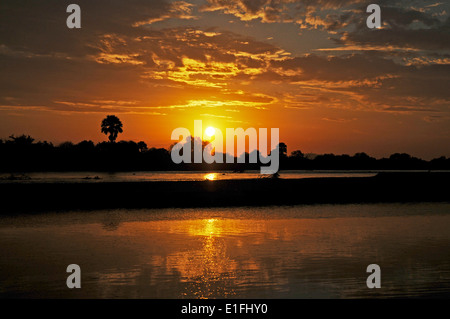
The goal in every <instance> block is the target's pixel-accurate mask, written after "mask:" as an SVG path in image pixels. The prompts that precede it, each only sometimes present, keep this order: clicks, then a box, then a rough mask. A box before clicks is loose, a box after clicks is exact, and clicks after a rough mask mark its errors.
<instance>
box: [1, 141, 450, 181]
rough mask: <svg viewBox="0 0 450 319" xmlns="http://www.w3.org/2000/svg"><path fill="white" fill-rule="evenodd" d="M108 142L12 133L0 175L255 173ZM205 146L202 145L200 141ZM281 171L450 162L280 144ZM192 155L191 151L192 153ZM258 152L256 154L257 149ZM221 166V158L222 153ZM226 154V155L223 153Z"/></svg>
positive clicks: (434, 166) (444, 165)
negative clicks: (316, 151) (310, 150)
mask: <svg viewBox="0 0 450 319" xmlns="http://www.w3.org/2000/svg"><path fill="white" fill-rule="evenodd" d="M109 140H110V142H100V143H97V144H95V143H94V142H93V141H86V140H85V141H82V142H80V143H77V144H74V143H72V142H64V143H61V144H59V145H56V146H55V145H53V144H52V143H49V142H47V141H35V139H34V138H32V137H31V136H28V135H21V136H14V135H11V136H10V137H9V139H7V140H1V139H0V154H1V156H0V170H1V171H3V172H26V171H86V170H91V171H140V170H150V171H151V170H235V171H242V170H250V169H256V170H259V168H260V166H261V165H263V164H261V163H259V160H258V163H256V164H248V162H249V161H248V159H249V157H250V154H248V153H246V154H245V155H244V156H245V159H246V161H245V162H246V164H241V163H237V159H236V158H235V159H234V164H227V163H224V164H218V163H214V164H206V163H203V164H187V163H182V164H174V163H173V162H172V159H171V157H170V147H169V149H164V148H154V147H151V148H149V147H148V146H147V144H146V143H145V142H143V141H140V142H134V141H119V142H114V139H111V138H109ZM202 144H203V146H205V142H203V143H202ZM279 149H280V169H284V170H287V169H301V170H313V169H314V170H318V169H325V170H448V169H450V158H446V157H444V156H442V157H440V158H436V159H433V160H431V161H425V160H423V159H419V158H416V157H413V156H411V155H409V154H404V153H401V154H400V153H396V154H392V155H391V156H390V157H388V158H381V159H376V158H373V157H371V156H369V155H367V154H366V153H356V154H354V155H353V156H350V155H346V154H344V155H335V154H321V155H311V154H308V155H305V154H303V152H301V151H300V150H295V151H293V152H291V153H290V155H289V156H288V155H287V146H286V144H284V143H280V145H279ZM192 151H193V150H192ZM256 152H257V151H256ZM222 156H223V158H224V162H225V155H222ZM227 156H229V155H227Z"/></svg>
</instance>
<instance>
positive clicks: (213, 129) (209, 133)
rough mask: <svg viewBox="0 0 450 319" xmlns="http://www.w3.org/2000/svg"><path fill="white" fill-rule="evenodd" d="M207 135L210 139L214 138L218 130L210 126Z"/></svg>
mask: <svg viewBox="0 0 450 319" xmlns="http://www.w3.org/2000/svg"><path fill="white" fill-rule="evenodd" d="M205 134H206V136H208V137H211V136H214V134H216V130H215V128H214V127H212V126H209V127H207V128H206V130H205Z"/></svg>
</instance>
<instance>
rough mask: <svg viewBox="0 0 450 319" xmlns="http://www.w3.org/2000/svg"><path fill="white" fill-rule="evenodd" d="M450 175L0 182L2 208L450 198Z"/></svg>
mask: <svg viewBox="0 0 450 319" xmlns="http://www.w3.org/2000/svg"><path fill="white" fill-rule="evenodd" d="M449 182H450V173H434V172H432V173H425V172H422V173H379V174H377V175H376V176H374V177H343V178H340V177H338V178H305V179H268V178H267V179H266V178H264V179H253V180H218V181H176V182H171V181H162V182H160V181H157V182H119V183H117V182H116V183H109V182H104V183H31V184H26V183H24V184H18V183H2V184H0V194H1V197H2V199H1V204H2V207H3V209H2V211H3V213H5V214H8V213H14V212H38V211H47V210H66V209H83V210H84V209H114V208H164V207H181V208H182V207H227V206H266V205H294V204H319V203H320V204H322V203H323V204H325V203H326V204H332V203H336V204H338V203H374V202H427V201H450V187H449Z"/></svg>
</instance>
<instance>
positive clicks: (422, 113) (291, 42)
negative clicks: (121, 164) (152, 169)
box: [0, 0, 450, 159]
mask: <svg viewBox="0 0 450 319" xmlns="http://www.w3.org/2000/svg"><path fill="white" fill-rule="evenodd" d="M71 3H77V4H78V5H79V6H80V7H81V23H82V28H81V29H68V28H67V26H66V19H67V17H68V15H69V14H68V13H66V7H67V6H68V5H69V4H71ZM370 3H377V4H379V5H380V7H381V16H382V23H383V25H382V28H380V29H376V30H371V29H368V28H367V26H366V18H367V17H368V15H369V14H368V13H366V7H367V5H368V4H370ZM449 13H450V3H449V2H448V1H439V0H438V1H410V0H405V1H395V0H389V1H361V0H315V1H313V0H254V1H252V0H186V1H165V0H127V1H125V0H120V1H119V0H96V1H85V0H81V1H80V0H70V1H64V0H62V1H61V0H59V1H57V0H50V1H49V0H43V1H23V0H2V1H1V2H0V138H3V139H6V138H8V136H9V135H11V134H15V135H19V134H29V135H31V136H33V137H34V138H35V139H37V140H48V141H51V142H53V143H55V144H58V143H60V142H63V141H67V140H70V141H73V142H80V141H82V140H85V139H88V140H93V141H95V142H99V141H104V140H107V137H106V136H105V135H103V134H101V133H100V122H101V120H102V119H103V118H104V117H105V116H106V115H109V114H115V115H117V116H118V117H119V118H120V119H121V120H122V122H123V124H124V133H123V134H121V135H119V138H118V139H119V140H135V141H140V140H143V141H145V142H146V143H147V144H148V145H149V146H155V147H165V148H168V147H169V145H170V144H171V143H172V141H171V140H170V137H171V132H172V130H174V129H175V128H177V127H186V128H189V129H191V130H192V132H193V124H194V120H203V125H204V127H205V128H206V127H207V126H213V127H216V128H219V129H221V130H223V131H225V128H238V127H243V128H248V127H254V128H260V127H262V128H264V127H265V128H280V141H283V142H285V143H286V144H287V145H288V152H291V151H294V150H296V149H300V150H302V151H303V152H304V153H335V154H343V153H347V154H351V155H352V154H354V153H356V152H367V153H368V154H369V155H372V156H375V157H382V156H389V155H390V154H392V153H395V152H407V153H410V154H412V155H414V156H418V157H422V158H425V159H431V158H435V157H438V156H441V155H445V156H450V19H449Z"/></svg>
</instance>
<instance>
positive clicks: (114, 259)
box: [0, 203, 450, 298]
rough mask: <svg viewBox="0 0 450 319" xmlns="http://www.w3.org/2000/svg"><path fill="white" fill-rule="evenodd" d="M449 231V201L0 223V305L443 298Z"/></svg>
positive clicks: (51, 216) (125, 213) (448, 291)
mask: <svg viewBox="0 0 450 319" xmlns="http://www.w3.org/2000/svg"><path fill="white" fill-rule="evenodd" d="M449 230H450V204H449V203H419V204H364V205H360V204H355V205H314V206H290V207H240V208H223V209H218V208H214V209H157V210H156V209H155V210H148V209H147V210H113V211H89V212H76V211H72V212H58V213H47V214H36V215H21V216H9V217H5V216H3V217H1V218H0V249H1V260H0V297H3V298H5V297H26V298H29V297H33V298H370V297H380V296H381V297H449V296H450V250H449V247H450V231H449ZM373 263H375V264H378V265H380V267H381V271H382V278H381V279H382V288H381V289H368V288H367V286H366V278H367V276H368V274H367V273H366V267H367V266H368V265H369V264H373ZM69 264H78V265H80V267H81V271H82V288H81V289H74V290H70V289H68V288H67V287H66V278H67V275H68V274H67V273H66V272H65V271H66V267H67V266H68V265H69Z"/></svg>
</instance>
